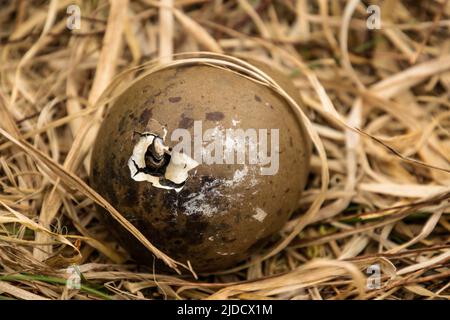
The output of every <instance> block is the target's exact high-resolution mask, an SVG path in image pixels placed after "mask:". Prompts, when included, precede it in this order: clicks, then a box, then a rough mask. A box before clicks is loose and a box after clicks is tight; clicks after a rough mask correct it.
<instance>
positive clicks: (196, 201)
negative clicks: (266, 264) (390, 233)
mask: <svg viewBox="0 0 450 320" xmlns="http://www.w3.org/2000/svg"><path fill="white" fill-rule="evenodd" d="M252 63H253V64H254V65H255V66H256V67H258V68H259V69H260V70H262V71H264V72H266V73H267V74H268V75H269V76H271V77H272V78H273V79H274V80H275V81H276V82H277V83H278V84H279V85H280V86H281V87H282V88H283V89H284V90H285V91H286V92H287V93H288V94H289V95H290V96H291V97H292V98H293V99H294V100H296V102H297V103H298V104H299V105H301V103H302V102H301V99H300V97H299V94H298V90H297V89H296V88H295V87H294V86H293V84H292V83H291V81H290V79H289V78H287V77H286V76H284V75H283V74H281V73H280V72H278V71H275V70H273V69H272V68H270V67H268V66H266V65H265V64H261V63H260V62H252ZM310 153H311V144H310V140H309V137H308V134H307V132H306V130H305V127H304V124H303V123H302V121H301V120H300V118H299V117H298V116H297V115H296V113H295V112H294V110H293V108H292V106H291V105H290V104H289V103H288V102H287V100H286V99H285V98H284V97H282V96H281V95H280V94H279V93H277V92H276V91H275V90H274V89H272V88H270V87H268V86H265V85H262V84H261V83H258V82H256V81H253V80H252V79H249V78H248V77H245V76H243V75H242V74H239V73H237V72H231V71H229V70H224V69H223V68H217V67H215V66H212V65H207V64H187V65H178V66H168V67H166V68H162V69H161V70H159V71H156V72H153V73H151V74H149V75H146V76H144V77H142V78H140V79H139V80H138V81H136V82H134V83H132V84H131V85H130V86H129V88H128V89H126V90H125V91H124V92H123V93H122V94H121V95H120V96H119V97H118V98H117V99H116V100H115V102H114V104H113V106H112V107H111V108H110V110H109V112H108V114H107V116H106V117H105V119H104V121H103V123H102V125H101V127H100V130H99V132H98V136H97V139H96V142H95V144H94V148H93V152H92V158H91V161H92V162H91V176H90V181H91V185H92V186H93V188H94V189H95V190H96V191H97V192H99V193H100V194H101V195H102V196H103V197H104V198H106V199H107V200H108V201H109V202H110V203H111V204H112V205H113V206H114V207H115V208H116V209H117V210H118V211H119V212H120V213H121V214H122V215H123V216H124V217H125V218H126V219H128V221H130V222H131V223H132V224H133V225H134V226H135V227H137V228H138V229H139V230H140V231H141V232H142V234H143V235H144V236H145V237H147V238H148V239H149V240H150V241H151V242H152V243H153V244H154V245H155V246H156V247H158V248H159V249H160V250H162V251H163V252H165V253H166V254H168V255H169V256H171V257H172V258H174V259H177V260H179V261H181V262H186V261H190V263H191V264H192V266H193V268H194V270H196V271H199V272H214V271H217V270H222V269H226V268H229V267H231V266H233V265H235V264H236V263H238V262H240V261H243V260H245V259H247V258H249V257H250V256H251V255H252V254H254V253H257V252H258V250H260V248H261V247H262V246H263V245H264V244H265V243H267V241H269V240H270V239H271V238H272V237H273V236H274V235H275V234H276V233H277V232H279V231H280V229H281V228H282V227H283V225H284V224H285V223H286V221H287V220H288V218H289V216H290V215H291V214H292V212H293V211H294V210H295V209H297V208H298V203H299V200H300V199H301V194H302V191H303V189H304V187H305V184H306V180H307V177H308V173H309V159H310ZM99 210H100V211H101V213H102V216H104V217H105V224H106V225H107V226H108V228H109V230H110V231H111V233H112V234H113V235H114V236H115V237H116V238H117V239H118V240H119V242H120V244H121V245H122V246H123V247H124V248H125V249H126V250H127V251H128V252H129V254H130V256H131V257H132V258H133V259H135V260H136V261H137V262H138V263H141V264H147V265H150V266H151V265H153V263H154V257H153V255H152V253H151V252H149V251H148V250H146V249H145V248H144V247H143V246H142V245H141V244H140V243H139V242H138V240H136V239H135V238H134V236H133V235H131V234H130V233H129V232H127V231H126V230H125V229H124V228H123V227H122V226H121V225H119V223H118V222H116V221H115V220H114V219H113V218H111V217H110V216H109V215H108V214H107V213H105V212H104V211H103V210H104V209H102V208H99Z"/></svg>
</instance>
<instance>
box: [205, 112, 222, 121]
mask: <svg viewBox="0 0 450 320" xmlns="http://www.w3.org/2000/svg"><path fill="white" fill-rule="evenodd" d="M223 118H225V115H224V114H223V112H220V111H215V112H207V113H206V120H209V121H220V120H222V119H223Z"/></svg>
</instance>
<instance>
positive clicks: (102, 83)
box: [0, 0, 450, 299]
mask: <svg viewBox="0 0 450 320" xmlns="http://www.w3.org/2000/svg"><path fill="white" fill-rule="evenodd" d="M449 2H450V1H447V0H439V1H438V0H433V1H399V0H389V1H375V0H374V1H364V3H362V2H360V1H358V0H350V1H338V0H336V1H334V0H332V1H328V0H297V1H293V0H273V1H269V0H254V1H251V0H239V1H233V0H231V1H225V0H214V1H206V0H162V1H160V2H158V1H152V0H139V1H129V2H128V1H125V0H120V1H119V0H117V1H110V2H108V1H78V4H79V5H80V7H81V13H82V21H81V30H75V31H69V30H68V29H67V28H66V18H67V17H66V8H67V6H68V5H69V4H72V3H73V1H64V0H61V1H55V0H53V1H48V2H47V1H25V0H22V1H20V0H18V1H0V6H1V8H0V9H1V10H0V41H1V42H0V299H2V298H19V299H162V298H167V299H217V298H219V299H220V298H222V299H226V298H233V299H236V298H237V299H352V298H362V299H442V298H443V299H448V298H449V297H450V281H449V279H450V264H449V263H450V238H449V234H450V221H449V213H450V203H449V199H450V187H449V186H450V103H449V97H450V53H449V52H450V40H449V39H450V37H449V33H450V31H449V30H450V3H449ZM369 4H377V5H379V6H380V7H381V15H382V26H381V29H380V30H372V31H370V30H368V29H367V28H366V19H367V16H368V14H367V13H366V7H367V5H369ZM198 51H210V52H213V53H216V54H226V55H227V56H237V57H244V58H245V57H253V58H258V59H260V60H262V61H265V62H267V63H269V64H270V65H272V66H273V67H274V68H278V69H280V70H281V71H283V72H285V73H286V74H288V75H290V76H291V77H292V79H293V81H294V82H295V84H296V86H297V87H298V89H299V91H300V92H301V95H302V97H303V100H304V102H305V105H306V106H307V110H306V115H305V114H302V115H301V116H303V117H305V120H307V119H309V120H310V124H309V125H308V127H309V130H308V131H309V133H310V134H311V136H312V138H313V141H314V144H315V147H316V151H315V154H314V156H313V159H312V164H313V166H312V169H313V173H312V174H311V177H310V181H309V184H308V189H307V191H306V192H305V194H304V196H303V197H302V199H299V201H300V207H301V208H300V209H299V211H298V212H296V213H295V214H294V215H293V216H292V218H291V220H290V221H289V222H288V223H287V224H286V226H285V227H284V229H283V230H282V232H281V233H280V234H281V238H280V239H281V240H280V241H279V242H278V243H275V244H272V245H270V246H268V247H267V248H265V250H264V252H261V253H260V255H258V256H254V257H252V259H251V260H250V261H248V262H247V263H244V264H242V265H240V266H238V267H236V268H233V269H231V270H227V271H226V272H221V273H220V274H215V275H198V276H197V277H195V276H193V275H183V276H181V275H178V274H176V273H175V274H173V275H164V274H155V273H154V272H153V271H152V270H149V269H145V268H142V267H138V266H135V265H132V264H130V263H129V262H128V260H127V256H126V253H125V252H124V251H123V250H121V249H120V248H118V247H117V244H116V243H114V241H113V240H112V239H111V238H110V236H109V235H108V233H107V230H105V229H104V228H103V227H102V225H101V224H99V222H98V217H97V213H96V211H95V210H94V203H98V204H101V205H103V206H104V207H105V208H107V209H108V211H109V212H110V213H111V214H112V215H113V216H115V217H116V218H117V219H122V223H123V224H124V225H125V226H126V227H127V228H128V230H129V232H131V233H133V234H135V235H136V236H137V237H140V234H139V232H138V231H137V230H135V229H134V227H133V226H132V225H131V224H129V223H128V222H127V221H126V220H124V219H123V218H121V215H120V213H118V212H117V211H116V210H115V209H114V208H113V207H111V206H110V205H109V204H108V203H107V202H106V201H105V200H104V199H103V198H102V197H101V196H100V195H98V194H97V193H96V192H95V190H92V189H91V188H89V186H88V185H87V183H86V181H87V176H88V172H89V171H88V170H89V161H88V159H89V157H90V154H89V153H90V150H91V147H92V143H93V141H94V139H95V136H96V132H97V130H98V127H99V124H100V123H101V120H102V117H103V115H104V113H105V110H106V109H107V108H108V106H109V103H108V102H109V101H110V100H111V99H113V98H114V97H115V95H117V92H118V91H119V90H118V88H119V89H120V88H121V86H122V85H123V84H124V83H125V84H126V83H128V82H129V81H131V80H133V79H134V78H135V77H136V76H137V75H138V74H139V72H140V71H142V70H147V71H150V72H151V70H155V68H159V67H161V64H160V63H158V61H159V62H164V63H183V61H185V60H184V59H197V60H196V61H197V62H198V63H201V62H202V61H205V60H202V59H212V60H209V62H210V63H213V64H214V63H215V64H217V65H220V64H221V62H220V61H225V60H226V61H230V60H229V59H231V58H225V57H224V56H221V55H220V56H219V55H212V54H204V55H194V56H192V55H181V56H174V57H172V53H182V52H198ZM192 57H194V58H192ZM156 58H159V60H157V62H154V61H153V60H154V59H156ZM173 59H175V61H172V60H173ZM224 59H225V60H224ZM148 61H153V62H152V63H147V62H148ZM171 61H172V62H171ZM144 63H146V64H145V65H144V66H142V65H143V64H144ZM230 63H231V64H232V66H234V68H236V66H241V68H243V70H246V72H248V73H249V76H250V77H252V78H253V79H258V80H259V81H261V82H264V83H265V84H266V85H271V86H273V87H274V88H276V89H277V90H279V91H280V92H281V91H282V89H281V88H277V87H276V84H274V83H271V81H270V79H267V78H265V77H264V74H261V73H260V72H259V71H258V70H252V69H249V67H248V66H242V65H240V62H239V61H231V62H230ZM130 68H134V69H130ZM126 70H127V71H126ZM118 73H120V75H119V76H118V77H116V78H115V80H113V78H114V76H116V75H117V74H118ZM111 83H112V84H111ZM108 86H109V89H107V88H108ZM140 240H141V241H142V242H143V243H144V244H145V245H146V246H147V248H148V249H149V250H151V251H153V252H154V254H155V255H156V256H158V257H160V258H162V259H164V260H165V262H166V263H167V264H168V265H169V266H171V267H173V268H177V269H178V270H180V269H181V268H189V266H188V265H187V264H186V263H184V262H183V263H181V262H177V261H174V260H172V259H171V258H170V257H168V256H166V255H165V254H164V253H163V252H160V251H158V249H157V248H155V247H153V245H152V244H151V243H150V242H148V240H146V239H145V238H142V237H140ZM71 264H77V265H79V266H80V269H81V271H82V274H83V281H82V287H81V289H80V290H69V289H67V288H66V286H65V283H66V278H67V274H66V268H67V267H68V266H70V265H71ZM374 264H378V265H380V266H381V271H382V278H381V286H380V287H379V288H375V289H369V288H368V287H367V279H366V278H367V276H368V274H367V272H366V271H367V269H368V268H369V267H370V266H371V265H374Z"/></svg>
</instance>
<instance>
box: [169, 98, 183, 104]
mask: <svg viewBox="0 0 450 320" xmlns="http://www.w3.org/2000/svg"><path fill="white" fill-rule="evenodd" d="M180 101H181V97H170V98H169V102H171V103H177V102H180Z"/></svg>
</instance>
